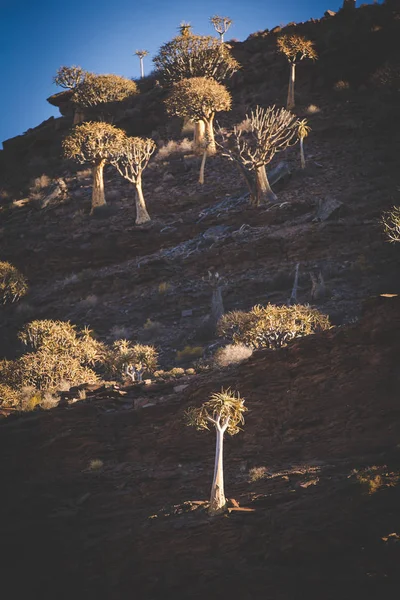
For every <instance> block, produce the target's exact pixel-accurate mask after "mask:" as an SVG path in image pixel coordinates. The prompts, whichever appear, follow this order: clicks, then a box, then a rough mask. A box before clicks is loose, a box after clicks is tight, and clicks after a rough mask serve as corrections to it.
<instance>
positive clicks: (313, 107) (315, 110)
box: [306, 104, 321, 115]
mask: <svg viewBox="0 0 400 600" xmlns="http://www.w3.org/2000/svg"><path fill="white" fill-rule="evenodd" d="M306 112H307V114H309V115H315V114H317V113H319V112H321V109H320V108H319V107H318V106H316V105H315V104H310V106H308V107H307V110H306Z"/></svg>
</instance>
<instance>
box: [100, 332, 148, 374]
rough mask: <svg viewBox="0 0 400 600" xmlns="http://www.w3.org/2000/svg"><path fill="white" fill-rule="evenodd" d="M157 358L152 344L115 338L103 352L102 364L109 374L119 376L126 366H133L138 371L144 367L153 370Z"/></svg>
mask: <svg viewBox="0 0 400 600" xmlns="http://www.w3.org/2000/svg"><path fill="white" fill-rule="evenodd" d="M157 358H158V354H157V350H156V349H155V348H154V346H145V345H143V344H131V342H129V341H128V340H116V341H115V342H114V343H113V344H112V346H111V348H109V349H108V350H107V352H106V354H105V357H104V365H105V367H106V370H107V373H108V374H109V375H111V376H113V377H121V376H122V374H123V373H124V372H125V369H126V367H128V366H133V367H135V369H137V370H139V371H141V370H142V369H144V370H145V371H149V372H153V371H154V370H155V368H156V366H157Z"/></svg>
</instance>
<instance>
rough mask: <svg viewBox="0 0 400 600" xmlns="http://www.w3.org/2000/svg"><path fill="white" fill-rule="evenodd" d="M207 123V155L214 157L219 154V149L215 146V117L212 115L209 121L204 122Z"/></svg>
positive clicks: (205, 135)
mask: <svg viewBox="0 0 400 600" xmlns="http://www.w3.org/2000/svg"><path fill="white" fill-rule="evenodd" d="M204 122H205V128H206V130H205V134H204V137H205V143H206V144H207V154H208V156H212V155H213V154H216V152H217V147H216V145H215V138H214V115H211V117H210V118H209V119H207V120H205V121H204Z"/></svg>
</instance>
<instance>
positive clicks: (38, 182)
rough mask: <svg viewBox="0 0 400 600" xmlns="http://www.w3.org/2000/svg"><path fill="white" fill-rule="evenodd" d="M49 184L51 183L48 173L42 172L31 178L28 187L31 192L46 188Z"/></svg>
mask: <svg viewBox="0 0 400 600" xmlns="http://www.w3.org/2000/svg"><path fill="white" fill-rule="evenodd" d="M50 184H51V179H50V177H48V175H44V174H43V175H41V176H40V177H36V178H35V179H33V180H32V181H31V184H30V187H29V189H30V191H31V192H33V193H34V192H40V191H41V190H43V189H45V188H48V187H49V185H50Z"/></svg>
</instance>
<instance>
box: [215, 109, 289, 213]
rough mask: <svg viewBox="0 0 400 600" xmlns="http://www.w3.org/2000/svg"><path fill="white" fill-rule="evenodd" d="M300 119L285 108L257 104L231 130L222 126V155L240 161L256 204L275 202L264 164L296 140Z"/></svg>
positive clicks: (240, 167)
mask: <svg viewBox="0 0 400 600" xmlns="http://www.w3.org/2000/svg"><path fill="white" fill-rule="evenodd" d="M298 124H299V122H298V120H297V119H296V117H295V116H294V115H293V114H292V113H291V112H289V111H287V110H285V109H284V108H275V106H270V107H269V108H261V107H260V106H257V107H256V109H255V110H254V111H251V114H250V117H249V116H247V117H246V120H245V121H244V122H243V123H241V124H240V125H237V126H235V127H234V128H233V131H231V132H230V133H228V134H224V133H223V132H222V130H220V133H221V142H220V144H219V145H220V146H221V148H222V155H223V156H226V157H227V158H228V159H229V160H232V161H233V162H235V163H236V164H237V165H238V168H239V170H240V172H241V173H242V175H243V176H244V178H245V180H246V182H247V185H248V187H249V190H250V199H251V202H252V204H253V205H254V206H262V205H264V204H269V203H270V202H276V201H277V197H276V195H275V194H274V192H273V191H272V189H271V187H270V185H269V181H268V177H267V172H266V170H265V166H266V165H267V164H269V163H270V162H271V160H272V159H273V157H274V156H275V154H277V153H278V152H282V150H286V148H288V147H289V146H292V145H294V144H296V142H297V137H296V133H297V128H298Z"/></svg>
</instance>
